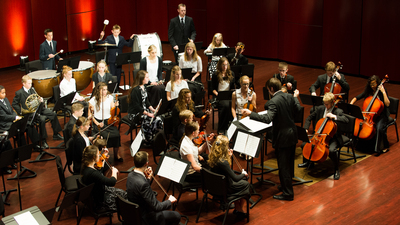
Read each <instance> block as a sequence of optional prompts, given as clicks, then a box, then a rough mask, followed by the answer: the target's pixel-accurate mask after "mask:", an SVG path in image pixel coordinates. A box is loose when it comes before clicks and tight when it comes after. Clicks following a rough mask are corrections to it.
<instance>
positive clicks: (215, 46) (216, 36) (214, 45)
mask: <svg viewBox="0 0 400 225" xmlns="http://www.w3.org/2000/svg"><path fill="white" fill-rule="evenodd" d="M217 38H221V43H219V45H218V46H217V42H216V40H217ZM223 44H224V38H223V37H222V34H221V33H216V34H214V36H213V39H212V41H211V47H212V48H219V47H222V45H223Z"/></svg>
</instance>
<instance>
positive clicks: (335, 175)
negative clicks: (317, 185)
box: [333, 170, 340, 180]
mask: <svg viewBox="0 0 400 225" xmlns="http://www.w3.org/2000/svg"><path fill="white" fill-rule="evenodd" d="M339 178H340V172H339V170H336V171H335V174H333V179H334V180H339Z"/></svg>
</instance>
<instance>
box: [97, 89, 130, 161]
mask: <svg viewBox="0 0 400 225" xmlns="http://www.w3.org/2000/svg"><path fill="white" fill-rule="evenodd" d="M95 89H96V92H95V93H94V94H93V96H94V97H93V98H92V99H90V101H89V108H90V109H92V110H93V112H91V110H89V117H91V118H93V123H94V124H95V125H96V126H93V132H94V133H97V132H99V131H100V130H101V133H100V135H101V136H102V137H103V138H104V139H107V140H108V141H107V147H108V148H114V160H115V161H119V162H123V161H124V160H123V158H122V157H121V156H120V154H119V151H118V150H119V147H120V146H121V136H120V134H119V131H118V128H117V127H116V126H110V127H108V128H107V129H106V130H104V131H103V130H102V129H104V128H105V127H106V126H108V119H109V118H110V117H111V113H110V111H111V109H112V108H113V107H116V106H118V101H117V102H115V103H114V98H113V96H112V95H110V94H109V92H108V87H107V84H106V83H103V82H100V83H98V84H97V86H96V88H95ZM92 115H93V116H92Z"/></svg>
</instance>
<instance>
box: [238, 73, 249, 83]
mask: <svg viewBox="0 0 400 225" xmlns="http://www.w3.org/2000/svg"><path fill="white" fill-rule="evenodd" d="M244 80H248V81H249V82H250V78H249V77H248V76H246V75H243V76H241V77H240V80H239V83H240V84H242V83H243V81H244Z"/></svg>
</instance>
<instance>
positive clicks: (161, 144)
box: [152, 130, 167, 165]
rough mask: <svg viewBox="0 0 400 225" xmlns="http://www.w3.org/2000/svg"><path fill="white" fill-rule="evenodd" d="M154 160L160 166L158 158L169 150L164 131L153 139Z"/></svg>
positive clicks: (159, 132)
mask: <svg viewBox="0 0 400 225" xmlns="http://www.w3.org/2000/svg"><path fill="white" fill-rule="evenodd" d="M152 149H153V158H154V162H155V163H156V164H157V165H158V162H157V159H156V157H157V156H160V153H161V152H162V151H165V150H166V149H167V139H166V138H165V134H164V131H162V130H160V131H158V133H157V134H156V136H154V139H153V147H152Z"/></svg>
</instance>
